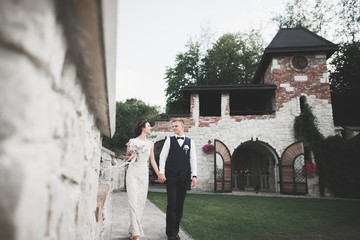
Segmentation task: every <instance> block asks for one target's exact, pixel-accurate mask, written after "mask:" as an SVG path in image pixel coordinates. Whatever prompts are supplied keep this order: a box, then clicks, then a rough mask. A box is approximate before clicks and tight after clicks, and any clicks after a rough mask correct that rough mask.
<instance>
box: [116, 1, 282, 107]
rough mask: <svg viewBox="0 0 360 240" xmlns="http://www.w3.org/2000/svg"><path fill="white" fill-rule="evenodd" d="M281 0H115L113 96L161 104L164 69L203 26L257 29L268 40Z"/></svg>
mask: <svg viewBox="0 0 360 240" xmlns="http://www.w3.org/2000/svg"><path fill="white" fill-rule="evenodd" d="M285 2H286V1H285V0H267V1H264V0H118V31H117V38H118V39H117V73H116V75H117V80H116V85H117V86H116V100H117V101H125V100H126V99H128V98H137V99H140V100H142V101H144V102H145V103H146V104H149V105H152V106H154V105H156V106H159V107H160V109H161V110H163V109H164V107H165V105H166V98H165V88H166V82H165V79H164V78H165V70H166V67H173V66H174V62H175V57H176V54H178V53H179V52H184V51H185V50H186V48H185V44H186V43H187V41H188V40H189V39H190V38H192V39H194V40H196V39H198V37H199V35H200V34H201V29H202V28H204V27H205V28H210V29H211V31H212V32H215V33H216V37H215V39H217V38H218V37H220V36H221V35H223V34H224V33H229V32H230V33H236V32H248V31H249V30H251V29H259V30H260V31H261V32H262V35H263V38H264V42H265V45H266V46H267V45H268V44H269V43H270V41H271V40H272V38H273V37H274V36H275V34H276V33H277V31H278V27H277V26H276V24H274V23H273V22H272V21H271V18H272V17H274V16H275V15H276V14H278V13H280V12H283V10H284V9H285Z"/></svg>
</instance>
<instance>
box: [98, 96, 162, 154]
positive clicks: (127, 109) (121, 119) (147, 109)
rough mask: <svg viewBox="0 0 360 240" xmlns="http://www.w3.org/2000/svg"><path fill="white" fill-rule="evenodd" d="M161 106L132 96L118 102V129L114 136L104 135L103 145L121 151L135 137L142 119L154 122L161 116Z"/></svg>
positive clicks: (117, 151)
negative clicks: (136, 127)
mask: <svg viewBox="0 0 360 240" xmlns="http://www.w3.org/2000/svg"><path fill="white" fill-rule="evenodd" d="M159 115H160V113H159V107H157V106H149V105H147V104H145V103H144V102H143V101H141V100H138V99H135V98H131V99H127V100H126V101H125V102H116V130H115V134H114V136H113V137H112V138H108V137H104V139H103V146H104V147H106V148H108V149H110V150H112V151H114V152H115V153H119V152H120V151H121V150H122V149H123V148H125V147H126V145H125V144H126V143H127V142H128V141H129V139H130V138H133V137H135V135H134V134H135V133H134V131H135V126H136V123H137V122H138V121H140V120H147V121H149V122H152V121H153V120H154V119H156V118H159Z"/></svg>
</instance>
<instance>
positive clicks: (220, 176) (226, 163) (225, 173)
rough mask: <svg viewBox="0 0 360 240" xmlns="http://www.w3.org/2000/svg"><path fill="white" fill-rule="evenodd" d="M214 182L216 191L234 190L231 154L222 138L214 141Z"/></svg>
mask: <svg viewBox="0 0 360 240" xmlns="http://www.w3.org/2000/svg"><path fill="white" fill-rule="evenodd" d="M214 148H215V151H214V182H215V184H214V185H215V192H231V191H232V183H231V179H232V176H231V174H232V172H231V155H230V151H229V149H228V148H227V147H226V145H225V144H224V143H223V142H221V141H220V140H216V139H215V141H214Z"/></svg>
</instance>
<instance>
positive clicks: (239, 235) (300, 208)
mask: <svg viewBox="0 0 360 240" xmlns="http://www.w3.org/2000/svg"><path fill="white" fill-rule="evenodd" d="M148 198H149V200H150V201H152V202H153V203H154V204H155V205H157V206H158V207H159V208H160V209H161V210H162V211H164V212H165V211H166V204H167V202H166V194H165V193H154V192H149V194H148ZM181 226H182V227H183V228H184V229H185V231H187V232H188V233H189V234H190V235H192V236H193V237H194V238H195V239H197V240H201V239H207V240H210V239H214V240H215V239H216V240H220V239H239V240H240V239H283V240H285V239H299V240H300V239H330V240H332V239H333V240H335V239H360V201H358V200H334V199H307V198H279V197H252V196H234V195H216V194H188V195H187V196H186V200H185V205H184V216H183V219H182V221H181Z"/></svg>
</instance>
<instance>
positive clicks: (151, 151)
mask: <svg viewBox="0 0 360 240" xmlns="http://www.w3.org/2000/svg"><path fill="white" fill-rule="evenodd" d="M150 163H151V166H152V168H153V169H154V171H155V173H156V176H159V168H158V165H157V164H156V161H155V155H154V146H153V147H152V148H151V150H150Z"/></svg>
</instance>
